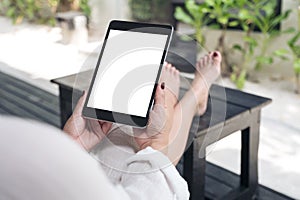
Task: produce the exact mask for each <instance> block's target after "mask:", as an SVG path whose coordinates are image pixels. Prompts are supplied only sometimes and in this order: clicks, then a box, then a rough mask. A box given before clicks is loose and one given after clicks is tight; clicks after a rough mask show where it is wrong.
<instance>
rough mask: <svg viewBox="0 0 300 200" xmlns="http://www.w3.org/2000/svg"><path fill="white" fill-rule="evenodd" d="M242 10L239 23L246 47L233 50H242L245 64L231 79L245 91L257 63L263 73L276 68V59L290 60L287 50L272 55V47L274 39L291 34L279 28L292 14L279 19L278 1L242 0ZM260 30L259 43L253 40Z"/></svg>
mask: <svg viewBox="0 0 300 200" xmlns="http://www.w3.org/2000/svg"><path fill="white" fill-rule="evenodd" d="M236 3H237V4H236V5H237V7H238V8H239V12H238V15H237V18H236V19H237V20H238V21H239V24H240V26H241V27H242V29H243V30H244V33H245V35H244V37H243V45H240V44H235V45H234V46H233V49H235V50H239V51H240V52H241V54H242V64H241V66H240V68H237V67H236V68H235V69H234V70H233V74H232V76H231V79H232V81H233V82H235V83H236V84H237V81H239V83H238V84H237V85H238V86H240V87H241V88H242V86H243V85H244V84H241V82H245V79H246V77H247V71H248V70H249V69H250V68H251V65H252V64H253V62H254V68H255V69H256V70H260V69H261V68H262V66H263V65H266V64H268V65H269V64H272V63H273V62H274V57H279V58H281V59H286V57H285V56H284V55H285V53H286V51H287V50H285V49H277V50H275V51H273V52H272V53H269V54H268V47H269V46H270V43H271V42H272V41H273V39H274V38H276V37H277V36H279V34H281V33H284V32H289V30H287V31H279V30H277V29H276V27H277V26H278V25H279V24H280V23H281V22H282V21H283V20H285V19H286V18H287V17H288V16H289V14H290V12H291V10H287V11H285V12H283V13H282V14H279V15H276V13H275V12H274V10H275V7H276V4H277V0H253V1H248V0H239V1H236ZM255 27H257V29H258V30H259V32H260V33H261V34H260V38H259V42H257V39H256V38H254V37H253V32H254V28H255Z"/></svg>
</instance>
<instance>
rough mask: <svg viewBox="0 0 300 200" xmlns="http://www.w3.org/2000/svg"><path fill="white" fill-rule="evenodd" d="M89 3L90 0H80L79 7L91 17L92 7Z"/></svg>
mask: <svg viewBox="0 0 300 200" xmlns="http://www.w3.org/2000/svg"><path fill="white" fill-rule="evenodd" d="M88 3H89V0H80V1H79V8H80V10H81V11H82V12H83V13H84V14H85V15H86V16H87V17H90V16H91V8H90V6H89V4H88Z"/></svg>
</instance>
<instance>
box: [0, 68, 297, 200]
mask: <svg viewBox="0 0 300 200" xmlns="http://www.w3.org/2000/svg"><path fill="white" fill-rule="evenodd" d="M0 96H1V98H0V114H2V115H13V116H17V117H22V118H30V119H34V120H39V121H42V122H45V123H48V124H51V125H53V126H55V127H60V119H59V100H58V97H57V96H56V95H53V94H50V93H49V92H46V91H44V90H41V89H39V88H38V87H36V86H33V85H30V84H28V83H26V82H24V81H21V80H19V79H16V78H14V77H12V76H10V75H7V74H4V73H2V72H0ZM238 183H239V178H238V176H237V175H236V174H234V173H232V172H230V171H228V170H225V169H223V168H220V167H218V166H216V165H214V164H211V163H209V164H208V165H207V168H206V191H205V192H206V196H208V197H210V198H209V199H218V198H220V197H221V196H222V195H224V194H225V193H227V192H228V191H230V190H231V188H234V187H235V186H237V185H238ZM256 199H261V200H287V199H292V198H289V197H287V196H285V195H283V194H280V193H278V192H276V191H274V190H271V189H269V188H267V187H265V186H262V185H259V189H258V192H257V198H256Z"/></svg>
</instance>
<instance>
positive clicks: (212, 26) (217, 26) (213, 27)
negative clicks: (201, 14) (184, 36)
mask: <svg viewBox="0 0 300 200" xmlns="http://www.w3.org/2000/svg"><path fill="white" fill-rule="evenodd" d="M209 27H210V28H212V29H220V28H221V27H220V25H219V24H211V25H209Z"/></svg>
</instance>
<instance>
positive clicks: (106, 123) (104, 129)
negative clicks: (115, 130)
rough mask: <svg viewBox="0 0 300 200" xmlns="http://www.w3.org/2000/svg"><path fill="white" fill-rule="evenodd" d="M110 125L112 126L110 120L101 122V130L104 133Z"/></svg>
mask: <svg viewBox="0 0 300 200" xmlns="http://www.w3.org/2000/svg"><path fill="white" fill-rule="evenodd" d="M111 126H112V123H111V122H103V123H102V124H101V127H102V131H103V133H104V134H105V135H106V134H107V133H108V132H109V130H110V129H111Z"/></svg>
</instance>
